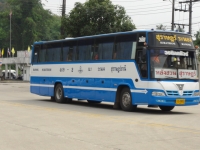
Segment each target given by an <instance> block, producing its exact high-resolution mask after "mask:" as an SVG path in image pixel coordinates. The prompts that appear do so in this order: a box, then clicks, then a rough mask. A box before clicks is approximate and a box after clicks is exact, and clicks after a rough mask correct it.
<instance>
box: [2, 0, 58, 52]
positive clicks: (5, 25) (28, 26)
mask: <svg viewBox="0 0 200 150" xmlns="http://www.w3.org/2000/svg"><path fill="white" fill-rule="evenodd" d="M0 3H3V4H4V5H3V6H2V7H0V9H1V10H2V11H0V18H1V20H0V48H2V47H4V48H5V47H9V41H10V35H9V32H10V19H9V13H10V11H12V16H11V20H12V24H11V28H12V47H14V48H15V49H16V50H24V49H27V47H28V45H32V44H33V43H34V42H35V41H41V40H53V39H59V38H60V17H58V16H56V15H53V14H52V13H51V12H50V11H49V10H44V8H43V6H42V4H41V0H0Z"/></svg>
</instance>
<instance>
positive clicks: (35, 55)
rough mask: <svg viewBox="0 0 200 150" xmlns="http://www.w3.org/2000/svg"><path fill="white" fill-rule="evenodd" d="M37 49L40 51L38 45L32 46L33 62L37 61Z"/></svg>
mask: <svg viewBox="0 0 200 150" xmlns="http://www.w3.org/2000/svg"><path fill="white" fill-rule="evenodd" d="M39 51H40V45H35V46H34V54H33V57H32V59H33V63H37V62H38V58H39Z"/></svg>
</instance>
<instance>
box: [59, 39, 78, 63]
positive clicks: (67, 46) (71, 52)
mask: <svg viewBox="0 0 200 150" xmlns="http://www.w3.org/2000/svg"><path fill="white" fill-rule="evenodd" d="M76 43H77V41H66V42H63V52H62V55H63V56H62V60H63V61H73V60H74V59H75V60H77V59H78V57H77V58H75V56H77V54H76V53H77V51H76Z"/></svg>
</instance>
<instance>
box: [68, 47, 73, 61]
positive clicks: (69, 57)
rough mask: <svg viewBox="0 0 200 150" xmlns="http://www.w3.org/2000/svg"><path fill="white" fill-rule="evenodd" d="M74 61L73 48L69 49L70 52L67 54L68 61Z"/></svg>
mask: <svg viewBox="0 0 200 150" xmlns="http://www.w3.org/2000/svg"><path fill="white" fill-rule="evenodd" d="M72 60H73V47H70V48H69V52H68V54H67V61H72Z"/></svg>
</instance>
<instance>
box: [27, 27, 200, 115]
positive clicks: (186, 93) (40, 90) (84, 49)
mask: <svg viewBox="0 0 200 150" xmlns="http://www.w3.org/2000/svg"><path fill="white" fill-rule="evenodd" d="M197 70H198V69H197V58H196V54H195V48H194V45H193V41H192V38H191V36H190V35H189V34H184V33H179V32H173V31H158V30H133V31H128V32H118V33H109V34H101V35H93V36H84V37H77V38H70V39H61V40H54V41H40V42H35V43H34V45H33V49H32V59H31V71H30V75H31V78H30V91H31V93H34V94H37V95H41V96H49V97H50V98H51V99H52V100H55V101H56V102H58V103H63V102H65V103H69V102H71V101H72V100H73V99H76V100H87V101H88V103H101V102H112V103H113V104H114V107H115V108H121V109H122V110H124V111H133V110H135V109H136V108H137V106H138V105H147V106H157V107H159V108H160V109H161V110H162V111H171V110H172V109H173V108H174V107H175V106H189V105H198V104H199V98H200V96H199V82H198V71H197Z"/></svg>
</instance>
